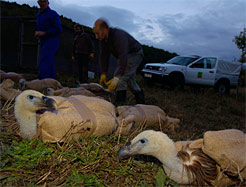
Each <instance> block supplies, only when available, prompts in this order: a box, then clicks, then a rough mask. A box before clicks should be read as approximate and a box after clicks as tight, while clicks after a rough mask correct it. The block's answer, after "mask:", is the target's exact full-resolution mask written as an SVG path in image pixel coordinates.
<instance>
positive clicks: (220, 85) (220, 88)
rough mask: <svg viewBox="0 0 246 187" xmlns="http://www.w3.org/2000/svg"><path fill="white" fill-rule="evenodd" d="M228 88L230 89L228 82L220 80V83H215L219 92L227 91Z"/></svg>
mask: <svg viewBox="0 0 246 187" xmlns="http://www.w3.org/2000/svg"><path fill="white" fill-rule="evenodd" d="M229 90H230V87H229V85H228V83H226V82H220V83H218V85H217V91H218V92H219V93H220V94H226V93H229Z"/></svg>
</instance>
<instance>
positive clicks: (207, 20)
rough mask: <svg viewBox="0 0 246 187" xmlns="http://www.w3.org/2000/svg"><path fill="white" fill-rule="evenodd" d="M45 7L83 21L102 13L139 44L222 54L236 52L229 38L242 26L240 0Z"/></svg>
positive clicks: (32, 0)
mask: <svg viewBox="0 0 246 187" xmlns="http://www.w3.org/2000/svg"><path fill="white" fill-rule="evenodd" d="M10 2H17V3H19V4H23V3H25V4H29V5H30V6H38V4H37V1H36V0H15V1H14V0H10ZM50 7H51V8H52V9H54V10H56V11H57V13H58V14H60V15H63V16H65V17H67V18H71V19H72V20H73V21H75V22H78V23H80V24H82V25H86V26H89V27H93V23H94V21H95V20H96V19H97V18H99V17H103V18H106V19H107V20H108V21H109V24H110V25H111V26H112V27H118V28H121V29H123V30H125V31H127V32H129V33H130V34H132V35H133V36H134V37H135V38H136V39H137V40H138V41H140V42H141V43H142V44H145V45H149V46H153V47H156V48H161V49H164V50H167V51H169V52H176V53H178V54H179V55H189V54H197V55H201V56H204V55H207V56H217V57H219V58H221V59H224V60H235V59H239V58H240V54H241V53H240V50H239V49H238V48H237V47H236V45H235V43H233V42H232V40H233V39H234V37H235V36H236V35H239V33H240V31H243V28H245V27H246V0H50Z"/></svg>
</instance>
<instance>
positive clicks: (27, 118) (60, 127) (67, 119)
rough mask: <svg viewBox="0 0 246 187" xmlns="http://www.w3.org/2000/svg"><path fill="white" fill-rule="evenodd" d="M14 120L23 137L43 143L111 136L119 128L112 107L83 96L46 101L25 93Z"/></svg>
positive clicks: (30, 93) (16, 101) (109, 104)
mask: <svg viewBox="0 0 246 187" xmlns="http://www.w3.org/2000/svg"><path fill="white" fill-rule="evenodd" d="M47 109H48V110H47ZM41 111H42V112H41ZM15 117H16V119H17V122H18V125H19V127H20V134H21V137H23V138H26V139H41V140H42V141H44V142H63V141H66V140H67V139H71V138H73V139H79V138H81V137H85V136H102V135H109V134H112V133H113V132H114V131H115V130H116V128H117V118H116V114H115V107H114V105H113V104H112V103H110V102H108V101H105V100H104V99H99V98H96V97H87V96H82V95H76V96H71V97H68V98H65V97H59V96H49V97H46V96H44V95H43V94H41V93H39V92H37V91H35V90H26V91H23V92H22V93H21V94H19V95H18V97H16V99H15Z"/></svg>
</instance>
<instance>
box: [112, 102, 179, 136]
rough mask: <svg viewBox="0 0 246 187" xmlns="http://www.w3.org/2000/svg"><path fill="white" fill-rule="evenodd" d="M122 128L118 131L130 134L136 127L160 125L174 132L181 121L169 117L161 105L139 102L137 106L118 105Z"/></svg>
mask: <svg viewBox="0 0 246 187" xmlns="http://www.w3.org/2000/svg"><path fill="white" fill-rule="evenodd" d="M116 111H117V116H118V117H117V118H118V120H119V124H120V125H121V127H120V128H118V129H117V132H119V133H121V134H128V133H129V132H130V130H131V129H132V127H133V126H135V127H141V126H142V127H158V128H161V129H165V130H167V131H170V132H173V131H174V130H175V129H176V128H177V127H178V124H179V122H180V120H179V119H177V118H172V117H169V116H168V115H167V114H166V113H165V112H164V111H163V110H162V109H161V108H160V107H158V106H154V105H143V104H137V105H135V106H118V107H117V108H116Z"/></svg>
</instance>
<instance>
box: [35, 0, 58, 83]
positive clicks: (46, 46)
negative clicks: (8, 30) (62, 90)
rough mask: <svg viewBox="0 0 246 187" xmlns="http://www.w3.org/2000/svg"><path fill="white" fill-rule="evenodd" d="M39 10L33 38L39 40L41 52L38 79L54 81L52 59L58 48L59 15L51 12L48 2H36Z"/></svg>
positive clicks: (40, 0) (46, 0) (41, 0)
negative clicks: (51, 79)
mask: <svg viewBox="0 0 246 187" xmlns="http://www.w3.org/2000/svg"><path fill="white" fill-rule="evenodd" d="M38 4H39V6H40V10H39V12H38V13H37V30H36V32H35V37H36V38H37V39H40V45H41V51H40V53H41V54H40V62H39V71H38V78H39V79H44V78H53V79H55V78H56V76H55V65H54V60H55V59H54V58H55V54H56V52H57V50H58V47H59V34H60V33H61V32H62V26H61V21H60V17H59V15H58V14H57V13H56V12H55V11H54V10H51V9H50V7H49V1H48V0H38Z"/></svg>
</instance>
